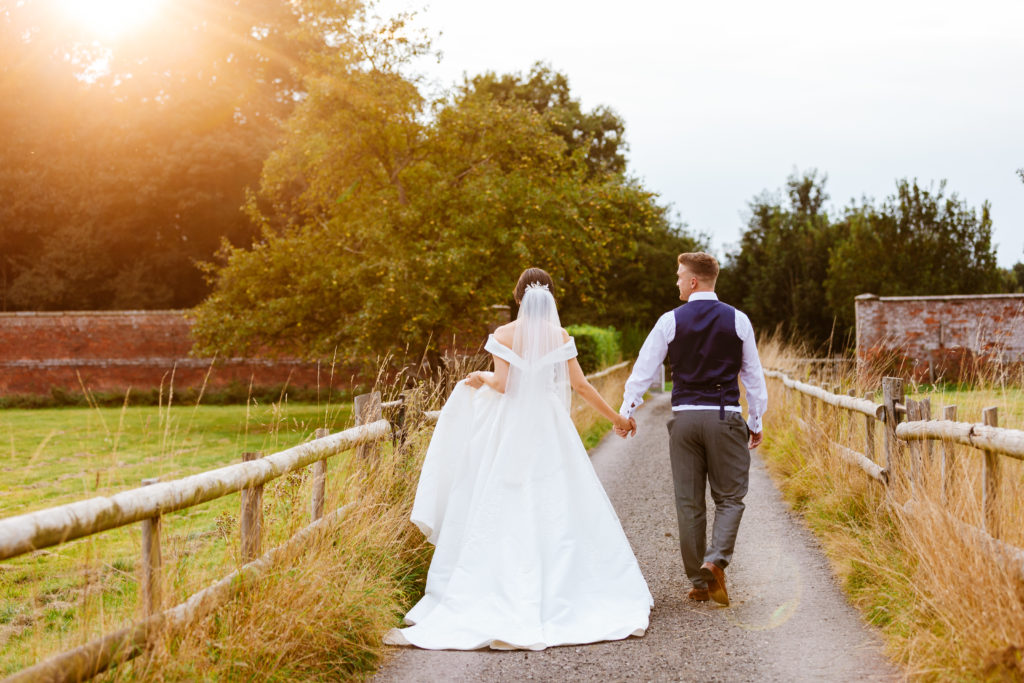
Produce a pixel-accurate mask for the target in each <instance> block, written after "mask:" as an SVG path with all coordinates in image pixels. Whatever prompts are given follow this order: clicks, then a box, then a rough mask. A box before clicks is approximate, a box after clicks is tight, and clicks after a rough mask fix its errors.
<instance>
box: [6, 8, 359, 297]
mask: <svg viewBox="0 0 1024 683" xmlns="http://www.w3.org/2000/svg"><path fill="white" fill-rule="evenodd" d="M162 7H163V11H164V15H163V16H161V17H160V20H159V21H158V22H155V23H153V24H150V25H148V26H141V27H139V28H138V29H137V30H135V31H133V32H132V33H131V34H126V35H125V36H123V37H120V38H117V39H109V40H107V39H103V40H99V39H97V37H96V36H92V35H90V34H89V33H88V32H87V31H86V29H85V28H83V27H82V26H81V25H78V24H75V23H74V22H72V21H70V20H68V18H67V16H66V14H62V13H61V12H60V11H59V7H58V5H57V4H56V3H53V2H49V1H48V0H25V1H24V2H19V3H14V4H12V3H7V4H6V5H4V6H3V7H2V8H0V38H2V40H0V44H2V46H0V56H2V57H3V59H2V61H0V75H2V78H0V127H2V129H3V130H4V139H3V141H2V142H0V309H5V310H9V309H55V308H123V307H144V308H154V307H167V306H174V307H186V306H191V305H194V304H195V303H197V302H198V301H199V300H201V298H202V297H203V296H204V295H205V293H206V291H207V288H206V285H205V283H204V281H203V278H202V275H201V273H200V272H199V271H198V269H197V268H196V262H197V261H199V260H206V259H209V258H210V257H211V255H212V254H213V253H214V252H215V250H216V248H217V246H218V244H219V242H220V239H221V238H222V237H223V238H227V239H229V240H231V241H233V242H235V243H239V244H248V243H249V241H250V240H251V239H252V237H253V235H254V234H255V230H254V226H253V225H252V223H251V222H250V221H249V220H248V218H247V217H246V216H245V215H244V214H243V213H242V212H241V211H240V210H239V207H240V206H241V205H242V204H243V203H244V201H245V192H246V188H247V187H248V186H251V185H254V184H255V183H256V182H257V180H258V178H259V174H260V171H261V168H262V165H263V161H264V159H265V158H266V156H267V154H268V153H269V151H270V149H271V148H272V147H273V145H274V143H275V142H276V139H277V137H278V135H279V125H280V121H281V120H282V119H283V118H284V117H286V116H287V115H288V113H289V112H290V111H291V109H292V107H293V106H294V103H295V101H296V99H297V98H299V97H301V90H300V85H301V75H300V74H299V73H298V71H297V69H298V67H299V66H300V65H301V64H302V60H301V59H299V58H300V56H301V57H303V59H306V60H308V59H309V55H311V54H318V53H329V52H330V51H331V50H332V47H331V43H332V41H333V40H334V38H333V34H330V35H329V32H331V31H333V30H334V28H333V24H332V23H331V21H333V20H343V21H345V22H347V20H348V18H349V17H350V16H351V15H352V14H353V13H354V12H355V11H356V10H357V9H358V8H359V7H360V5H359V4H358V3H327V2H313V1H310V0H307V1H305V2H302V3H281V2H277V1H272V0H258V1H256V2H241V0H211V1H209V2H203V3H166V4H165V5H163V6H162ZM346 25H347V23H346Z"/></svg>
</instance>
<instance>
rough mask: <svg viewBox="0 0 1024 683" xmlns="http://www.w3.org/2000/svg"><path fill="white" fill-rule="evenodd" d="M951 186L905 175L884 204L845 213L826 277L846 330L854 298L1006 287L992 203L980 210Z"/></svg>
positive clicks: (864, 204)
mask: <svg viewBox="0 0 1024 683" xmlns="http://www.w3.org/2000/svg"><path fill="white" fill-rule="evenodd" d="M945 188H946V184H945V182H944V181H943V182H940V183H939V185H938V188H937V189H926V188H922V187H921V186H919V185H918V183H917V181H916V180H914V181H909V180H906V179H904V180H900V181H898V182H897V184H896V194H894V195H891V196H889V197H887V198H886V199H885V201H883V202H882V203H881V204H880V205H879V206H877V207H876V206H875V205H874V204H873V203H872V202H870V201H867V200H864V201H862V202H861V203H860V204H859V205H854V206H851V207H850V208H848V209H847V210H846V214H845V216H844V217H843V219H842V221H841V222H840V225H841V226H842V230H843V232H844V233H845V237H844V239H843V241H842V242H841V243H840V244H838V245H837V246H836V248H835V249H834V250H833V251H832V255H831V258H830V259H829V270H828V277H827V279H826V280H825V281H824V286H825V291H826V292H827V295H828V303H829V307H830V309H831V310H832V311H833V312H834V314H835V315H836V316H837V318H838V319H839V321H840V324H841V325H843V326H844V328H846V329H852V328H853V325H854V322H855V321H854V307H853V300H854V297H855V296H857V295H858V294H863V293H866V292H870V293H873V294H877V295H879V296H910V295H924V294H977V293H982V292H993V291H996V290H998V289H999V288H1000V275H999V269H998V267H997V265H996V254H995V247H994V245H993V244H992V219H991V217H990V215H989V204H988V202H983V203H982V205H981V208H980V210H978V211H976V210H975V209H973V208H972V207H970V206H969V205H968V204H967V202H966V201H963V200H961V199H959V198H958V197H957V195H956V194H955V193H953V194H950V195H948V196H947V195H946V190H945Z"/></svg>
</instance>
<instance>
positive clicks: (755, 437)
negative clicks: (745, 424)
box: [747, 429, 764, 450]
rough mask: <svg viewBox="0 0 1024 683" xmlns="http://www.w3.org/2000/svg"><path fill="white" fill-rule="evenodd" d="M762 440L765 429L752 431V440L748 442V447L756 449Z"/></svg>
mask: <svg viewBox="0 0 1024 683" xmlns="http://www.w3.org/2000/svg"><path fill="white" fill-rule="evenodd" d="M762 441H764V430H763V429H762V430H761V431H759V432H750V442H749V443H748V444H747V448H749V449H750V450H754V449H755V448H757V447H758V446H760V445H761V442H762Z"/></svg>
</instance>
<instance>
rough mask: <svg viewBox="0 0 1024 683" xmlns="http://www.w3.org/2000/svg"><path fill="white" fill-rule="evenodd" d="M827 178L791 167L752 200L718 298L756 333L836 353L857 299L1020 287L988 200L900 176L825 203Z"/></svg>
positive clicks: (1021, 270)
mask: <svg viewBox="0 0 1024 683" xmlns="http://www.w3.org/2000/svg"><path fill="white" fill-rule="evenodd" d="M825 181H826V178H825V177H824V176H821V177H819V175H818V173H817V172H816V171H810V172H807V173H803V174H799V173H797V174H794V175H793V176H791V177H790V178H789V179H788V181H787V183H786V187H785V190H784V191H783V192H779V193H775V194H773V193H768V192H765V193H763V194H761V195H759V196H758V197H755V198H754V199H753V200H752V201H751V202H750V218H749V222H748V224H747V226H746V229H745V231H744V232H743V235H742V237H741V239H740V242H739V245H738V247H737V248H736V249H735V250H734V251H732V252H731V253H729V254H728V255H727V258H726V263H725V265H724V268H723V272H722V275H721V277H720V279H719V294H720V295H721V296H722V298H723V299H724V300H726V301H728V302H730V303H732V304H734V305H736V306H738V307H740V308H742V309H744V310H745V311H747V312H748V313H749V314H750V317H751V319H752V321H753V322H754V324H755V325H757V327H758V328H759V329H760V330H763V331H768V332H771V331H773V330H775V329H781V330H782V331H783V332H784V333H785V334H787V335H789V336H790V337H794V338H798V339H800V340H802V341H805V342H809V343H811V344H812V346H815V347H818V348H820V349H821V350H825V349H826V348H827V347H829V346H831V347H832V350H833V351H838V350H841V349H844V348H850V347H851V346H852V345H853V342H854V339H853V333H854V323H855V321H854V297H856V296H857V295H858V294H865V293H871V294H877V295H879V296H911V295H928V294H977V293H993V292H1021V291H1024V263H1017V264H1016V265H1015V266H1014V267H1013V268H1012V269H1003V268H999V267H998V266H997V264H996V250H995V245H994V244H993V243H992V219H991V217H990V215H989V205H988V202H984V203H982V205H981V207H980V209H974V208H973V207H971V206H969V205H968V204H967V202H966V201H965V200H963V199H960V198H959V197H958V196H957V195H956V194H955V193H947V191H946V187H945V183H944V182H940V183H939V184H938V185H930V186H925V187H922V186H921V185H919V183H918V181H917V180H906V179H904V180H899V181H897V183H896V190H895V192H894V193H893V194H892V195H890V196H888V197H886V198H885V199H884V200H882V201H881V202H876V201H874V200H870V199H862V200H861V201H859V202H851V203H850V204H849V205H848V206H847V207H846V208H845V209H842V210H841V211H840V212H838V213H837V214H834V215H832V214H829V213H828V212H827V211H826V208H825V202H826V201H827V200H828V195H827V193H826V191H825Z"/></svg>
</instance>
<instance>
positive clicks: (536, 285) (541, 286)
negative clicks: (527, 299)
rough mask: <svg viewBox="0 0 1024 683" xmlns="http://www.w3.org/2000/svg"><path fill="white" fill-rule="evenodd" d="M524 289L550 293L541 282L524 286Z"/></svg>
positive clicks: (549, 289) (548, 288)
mask: <svg viewBox="0 0 1024 683" xmlns="http://www.w3.org/2000/svg"><path fill="white" fill-rule="evenodd" d="M526 289H527V291H529V290H531V289H543V290H544V291H545V292H550V291H551V288H550V287H548V286H547V285H545V284H544V283H542V282H531V283H530V284H528V285H526Z"/></svg>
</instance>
